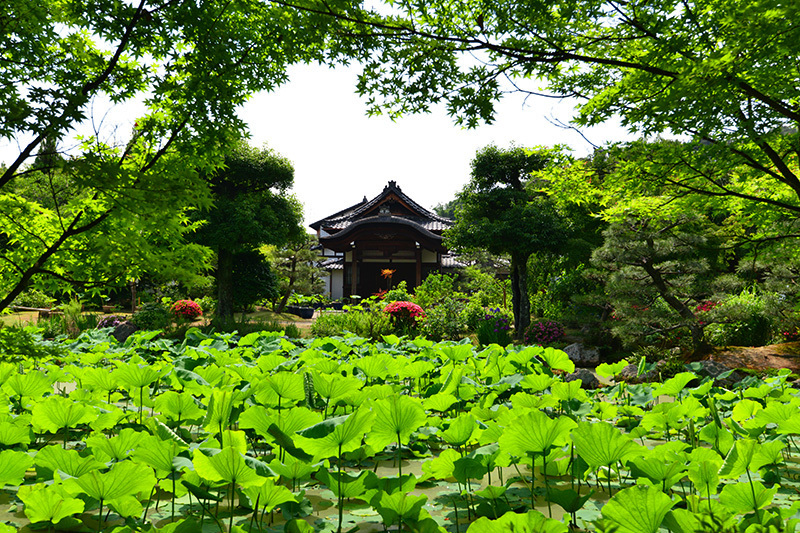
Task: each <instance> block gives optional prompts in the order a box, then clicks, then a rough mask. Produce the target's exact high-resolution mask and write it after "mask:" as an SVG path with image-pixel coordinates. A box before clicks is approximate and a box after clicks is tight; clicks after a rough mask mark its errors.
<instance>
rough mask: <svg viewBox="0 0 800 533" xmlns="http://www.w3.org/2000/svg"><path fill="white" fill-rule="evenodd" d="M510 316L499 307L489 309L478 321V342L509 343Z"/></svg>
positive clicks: (503, 344) (485, 343) (502, 344)
mask: <svg viewBox="0 0 800 533" xmlns="http://www.w3.org/2000/svg"><path fill="white" fill-rule="evenodd" d="M510 332H511V316H510V315H509V314H508V313H506V312H505V311H504V310H502V309H500V308H495V309H489V310H488V311H487V312H486V313H485V314H484V315H483V318H481V320H480V322H478V329H477V331H476V334H477V335H478V342H479V343H480V344H481V345H483V346H486V345H489V344H499V345H500V346H508V345H509V344H511V333H510Z"/></svg>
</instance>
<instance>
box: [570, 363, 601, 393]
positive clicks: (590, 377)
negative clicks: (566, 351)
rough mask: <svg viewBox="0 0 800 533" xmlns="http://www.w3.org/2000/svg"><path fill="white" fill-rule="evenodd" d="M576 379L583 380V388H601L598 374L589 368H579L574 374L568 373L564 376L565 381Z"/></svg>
mask: <svg viewBox="0 0 800 533" xmlns="http://www.w3.org/2000/svg"><path fill="white" fill-rule="evenodd" d="M576 379H579V380H581V388H582V389H590V390H594V389H599V388H600V380H598V379H597V376H595V375H594V372H592V371H591V370H589V369H588V368H579V369H577V370H575V372H573V373H572V374H567V375H566V376H564V381H567V382H569V381H575V380H576Z"/></svg>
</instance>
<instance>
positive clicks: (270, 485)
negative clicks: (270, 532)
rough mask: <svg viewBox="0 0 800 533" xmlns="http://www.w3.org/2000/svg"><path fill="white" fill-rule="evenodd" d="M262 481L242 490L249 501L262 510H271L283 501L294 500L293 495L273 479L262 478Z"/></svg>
mask: <svg viewBox="0 0 800 533" xmlns="http://www.w3.org/2000/svg"><path fill="white" fill-rule="evenodd" d="M262 480H263V483H261V484H260V485H254V486H251V487H248V488H246V489H245V490H244V493H245V494H246V495H247V497H248V498H250V501H251V502H253V503H254V504H255V502H256V501H258V505H259V507H260V508H261V509H263V510H264V512H267V513H269V512H272V510H273V509H275V508H276V507H277V506H279V505H280V504H282V503H285V502H292V501H295V496H294V494H292V492H291V491H290V490H289V489H287V488H286V487H282V486H280V485H276V484H275V481H274V480H272V479H269V478H262Z"/></svg>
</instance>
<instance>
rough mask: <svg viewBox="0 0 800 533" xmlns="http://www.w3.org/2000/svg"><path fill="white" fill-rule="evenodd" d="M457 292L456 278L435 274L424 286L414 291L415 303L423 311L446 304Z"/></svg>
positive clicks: (429, 276)
mask: <svg viewBox="0 0 800 533" xmlns="http://www.w3.org/2000/svg"><path fill="white" fill-rule="evenodd" d="M455 290H456V278H455V276H448V275H447V274H438V273H436V272H433V273H431V274H428V277H427V278H425V280H424V281H423V282H422V284H421V285H420V286H419V287H417V288H416V289H414V301H415V302H416V303H417V304H418V305H419V306H420V307H422V308H423V309H430V308H431V307H432V306H434V305H437V304H439V303H442V302H444V301H445V300H447V299H450V298H452V297H453V293H455Z"/></svg>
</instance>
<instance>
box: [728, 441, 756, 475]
mask: <svg viewBox="0 0 800 533" xmlns="http://www.w3.org/2000/svg"><path fill="white" fill-rule="evenodd" d="M758 446H759V444H758V441H757V440H755V439H739V440H737V441H736V442H735V443H734V444H733V447H732V448H731V450H730V451H729V452H728V456H727V457H725V462H724V463H723V464H722V468H721V469H720V471H719V476H720V477H721V478H723V479H737V478H738V477H739V476H741V475H742V474H744V473H745V471H746V470H747V469H748V468H750V463H751V462H752V460H753V457H754V456H755V453H756V449H757V448H758Z"/></svg>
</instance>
